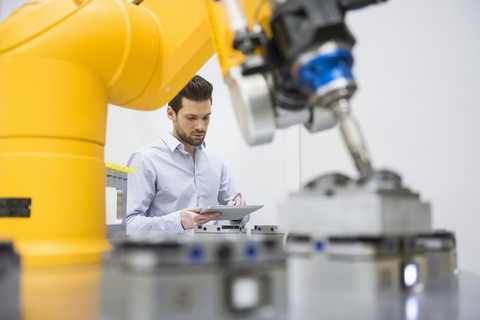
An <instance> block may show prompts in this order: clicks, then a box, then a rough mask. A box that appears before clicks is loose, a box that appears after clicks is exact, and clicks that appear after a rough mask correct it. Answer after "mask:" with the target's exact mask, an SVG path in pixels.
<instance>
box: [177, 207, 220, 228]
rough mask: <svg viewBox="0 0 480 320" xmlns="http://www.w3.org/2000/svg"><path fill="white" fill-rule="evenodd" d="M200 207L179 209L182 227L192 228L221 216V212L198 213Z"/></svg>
mask: <svg viewBox="0 0 480 320" xmlns="http://www.w3.org/2000/svg"><path fill="white" fill-rule="evenodd" d="M200 210H202V207H193V208H185V209H183V210H182V211H180V221H181V223H182V227H183V229H185V230H187V229H193V228H196V227H197V226H201V225H202V224H205V223H207V222H209V221H212V220H217V219H219V218H220V217H221V216H222V213H221V212H209V213H202V214H199V212H200Z"/></svg>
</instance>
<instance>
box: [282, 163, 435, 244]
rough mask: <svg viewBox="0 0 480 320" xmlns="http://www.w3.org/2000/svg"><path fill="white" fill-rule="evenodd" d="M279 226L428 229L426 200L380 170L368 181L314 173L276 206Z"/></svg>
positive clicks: (326, 231) (329, 230)
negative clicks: (296, 191)
mask: <svg viewBox="0 0 480 320" xmlns="http://www.w3.org/2000/svg"><path fill="white" fill-rule="evenodd" d="M279 219H280V223H279V226H280V227H281V228H282V229H283V230H285V231H289V232H312V233H313V234H323V235H334V234H338V233H340V234H349V233H352V234H381V233H393V234H405V233H419V232H430V231H431V225H432V223H431V212H430V204H429V203H426V202H424V201H422V199H421V198H420V195H419V194H418V193H415V192H413V191H412V190H410V189H408V188H407V187H405V186H403V185H401V179H400V177H399V176H398V175H396V174H395V173H393V172H390V171H386V170H384V171H379V172H378V173H376V174H373V175H372V176H371V179H368V180H357V181H355V180H353V179H350V178H349V177H348V176H346V175H342V174H337V173H332V174H327V175H323V176H321V177H318V178H316V179H314V180H312V181H311V182H309V183H308V184H307V187H306V188H305V189H303V190H302V191H301V192H298V193H295V194H292V195H291V197H290V198H289V199H288V200H287V201H285V202H283V203H282V204H281V205H280V206H279Z"/></svg>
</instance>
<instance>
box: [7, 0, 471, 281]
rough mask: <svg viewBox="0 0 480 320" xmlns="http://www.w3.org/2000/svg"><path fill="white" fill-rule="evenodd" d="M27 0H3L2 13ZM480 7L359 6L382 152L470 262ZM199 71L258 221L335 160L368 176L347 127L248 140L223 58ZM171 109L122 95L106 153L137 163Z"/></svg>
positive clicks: (363, 102)
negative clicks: (352, 151)
mask: <svg viewBox="0 0 480 320" xmlns="http://www.w3.org/2000/svg"><path fill="white" fill-rule="evenodd" d="M25 2H26V1H25V0H0V18H1V20H3V19H4V18H5V17H6V16H7V15H8V14H9V13H10V12H12V10H14V9H15V8H16V7H18V6H20V5H21V4H23V3H25ZM479 9H480V2H478V1H477V0H456V1H451V0H389V1H388V2H387V3H385V4H382V5H379V6H371V7H369V8H366V9H363V10H358V11H355V12H350V13H348V14H347V23H348V25H349V27H350V29H351V31H352V32H353V34H354V35H355V37H356V38H357V45H356V46H355V49H354V56H355V68H354V73H355V76H356V80H357V82H358V85H359V90H358V91H357V93H356V95H355V96H354V98H353V99H352V101H351V102H352V107H353V112H354V114H355V115H356V116H357V119H358V121H359V123H360V125H361V127H362V129H363V132H364V136H365V138H366V139H367V143H368V147H369V150H370V153H371V155H372V159H373V163H374V165H375V166H376V167H378V168H390V169H393V170H396V171H397V172H398V173H400V174H401V175H402V176H403V178H404V183H405V185H406V186H408V187H410V188H412V189H413V190H414V191H417V192H420V194H421V196H422V198H423V199H424V200H425V201H428V202H431V203H432V209H433V217H434V226H435V227H436V228H445V229H449V230H453V231H455V232H456V236H457V240H458V252H459V264H460V267H461V268H462V269H465V270H469V271H473V272H476V273H480V250H479V249H478V247H477V244H478V243H479V240H478V238H477V237H476V233H477V232H476V230H477V228H478V227H477V226H478V225H479V224H480V217H479V215H478V214H479V213H480V200H479V199H478V198H479V197H480V183H479V181H480V170H479V163H480V152H479V151H478V148H479V147H478V146H479V143H478V142H477V138H478V137H480V128H479V127H478V126H477V125H476V122H477V121H478V120H477V119H480V108H479V103H478V100H477V96H476V90H478V89H477V87H478V85H479V82H480V81H479V80H478V75H479V74H480V63H479V62H478V60H477V59H479V57H480V40H478V35H477V33H478V30H480V21H479V20H478V19H477V16H478V13H479V12H480V10H479ZM199 74H201V75H202V76H204V77H205V78H207V79H209V80H210V81H211V82H212V83H213V84H214V97H213V98H214V102H213V112H214V114H213V117H212V123H211V125H210V129H209V132H208V135H207V144H208V147H211V148H215V149H216V150H218V151H219V152H220V153H221V154H222V155H223V157H224V158H225V161H226V163H227V164H228V166H229V168H230V171H231V174H232V175H233V177H234V179H235V181H236V184H237V186H238V188H239V189H241V190H242V192H243V194H244V197H245V199H247V201H248V202H249V203H263V204H265V208H264V209H262V211H260V212H258V215H255V214H254V215H253V216H252V223H251V225H250V226H253V225H254V224H275V223H277V220H276V219H277V217H276V206H277V205H278V203H279V202H280V201H281V200H284V199H285V198H286V195H287V193H288V191H294V190H296V189H297V188H298V185H299V181H301V182H302V183H305V182H307V181H308V180H309V179H311V178H312V177H314V176H317V175H320V174H323V173H325V172H327V171H328V172H330V171H340V172H344V173H347V174H349V175H351V176H353V175H356V173H355V170H354V167H353V164H352V162H351V159H350V158H349V156H348V154H347V153H346V149H345V147H344V145H343V142H342V141H341V139H340V134H339V132H338V130H337V129H332V130H329V131H327V132H322V133H317V134H314V135H311V134H309V133H306V131H305V130H304V129H303V128H298V127H294V128H290V129H288V130H285V131H278V132H277V133H276V135H275V141H274V143H272V144H269V145H265V146H257V147H253V148H250V147H248V146H246V144H245V143H244V142H243V140H242V138H241V135H240V132H239V129H238V126H237V125H236V122H235V118H234V114H233V111H232V107H231V104H230V102H229V94H228V90H227V88H226V87H225V85H224V84H223V81H222V78H221V75H220V71H219V68H218V64H217V62H216V61H215V59H214V58H213V59H211V60H209V61H208V62H207V63H206V64H205V66H204V67H203V68H202V69H201V70H200V71H199ZM165 112H166V109H164V108H162V109H159V110H156V111H153V112H141V111H132V110H127V109H123V108H119V107H114V106H110V107H109V118H108V125H107V145H106V148H105V161H107V162H114V163H118V164H122V165H125V164H126V162H127V160H128V157H129V156H130V154H131V153H132V152H133V151H135V150H136V149H137V148H139V147H141V146H142V145H144V144H146V143H149V142H150V141H152V140H154V139H156V138H157V137H158V136H160V135H161V134H162V133H164V132H166V131H168V130H170V129H171V124H170V122H169V121H167V118H166V115H165ZM299 149H300V150H299Z"/></svg>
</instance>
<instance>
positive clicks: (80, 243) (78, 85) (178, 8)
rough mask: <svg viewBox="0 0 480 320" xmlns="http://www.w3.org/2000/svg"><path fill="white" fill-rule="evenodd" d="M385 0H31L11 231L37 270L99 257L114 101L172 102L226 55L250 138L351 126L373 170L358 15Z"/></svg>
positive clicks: (13, 132) (12, 55)
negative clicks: (359, 70)
mask: <svg viewBox="0 0 480 320" xmlns="http://www.w3.org/2000/svg"><path fill="white" fill-rule="evenodd" d="M380 1H382V0H322V1H318V0H301V1H300V0H288V1H283V0H282V1H280V0H277V1H275V0H271V1H266V0H243V1H240V0H223V1H216V0H204V1H192V0H177V1H160V0H134V1H132V2H125V1H123V0H50V1H33V0H32V1H30V2H28V3H26V4H25V5H24V6H22V7H20V8H19V9H18V10H17V11H15V12H14V13H13V14H12V15H11V16H9V17H8V18H7V19H6V20H5V21H4V22H3V23H2V24H0V235H4V236H7V237H11V238H13V240H14V241H15V245H16V248H17V250H18V251H19V252H20V253H21V255H22V256H23V258H24V260H23V261H24V263H25V264H43V263H78V262H91V261H97V260H98V258H99V253H100V252H102V251H104V250H106V249H107V248H108V244H107V241H106V239H105V214H104V211H105V197H104V193H105V167H104V163H103V152H104V143H105V126H106V116H107V105H108V103H111V104H115V105H119V106H123V107H127V108H132V109H139V110H153V109H156V108H159V107H161V106H163V105H164V104H165V103H166V102H167V101H169V100H170V99H171V98H172V97H173V96H174V95H175V94H176V93H177V92H179V91H180V90H181V88H182V87H183V86H184V85H185V84H186V83H187V82H188V81H189V79H191V78H192V77H193V75H194V74H195V72H196V71H197V70H198V69H199V68H200V67H201V66H202V65H203V64H204V63H205V61H206V60H207V59H208V58H210V57H211V56H212V54H213V53H214V52H217V54H218V60H219V62H220V67H221V70H222V73H223V75H224V79H225V82H226V83H227V84H228V86H229V88H230V92H231V95H232V102H233V105H234V108H235V112H236V115H237V120H238V122H239V125H240V129H241V130H242V133H243V135H244V138H245V140H246V141H247V143H249V144H251V145H254V144H259V143H267V142H270V141H271V140H272V139H273V133H274V131H275V129H276V128H284V127H287V126H290V125H292V124H304V125H305V126H306V127H307V128H308V130H310V131H312V132H316V131H319V130H324V129H328V128H331V127H332V126H334V125H335V124H336V123H337V122H339V123H340V128H341V130H342V133H343V135H344V137H345V141H346V142H347V146H348V148H349V151H350V152H351V154H352V156H353V158H354V160H355V164H356V166H357V168H358V169H359V171H360V173H361V175H362V176H368V175H369V174H370V173H371V171H372V169H371V166H370V162H369V157H368V155H367V153H366V149H365V148H364V146H363V140H362V139H361V135H360V132H359V130H358V128H357V126H356V123H355V121H354V120H353V119H352V117H351V116H350V113H349V104H348V99H349V98H350V97H351V96H352V95H353V93H354V91H355V88H356V85H355V82H354V79H353V76H352V74H351V67H352V64H353V57H352V55H351V51H350V49H351V48H352V46H353V45H354V41H355V39H354V38H353V36H352V35H351V33H350V32H349V30H348V28H347V26H346V25H345V23H344V15H345V13H346V12H347V11H348V10H350V9H356V8H359V7H363V6H366V5H369V4H372V3H377V2H380ZM212 40H213V41H212Z"/></svg>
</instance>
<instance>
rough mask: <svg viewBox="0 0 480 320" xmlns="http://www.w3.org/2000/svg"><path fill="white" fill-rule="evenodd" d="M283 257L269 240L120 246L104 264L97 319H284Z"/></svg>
mask: <svg viewBox="0 0 480 320" xmlns="http://www.w3.org/2000/svg"><path fill="white" fill-rule="evenodd" d="M286 298H287V288H286V272H285V253H284V250H283V248H282V244H281V241H278V240H275V239H273V238H269V239H258V240H248V239H246V238H242V237H237V236H233V237H232V236H228V235H215V236H212V237H207V236H204V237H200V238H197V237H193V238H164V239H159V240H153V241H151V240H150V241H131V240H130V241H123V242H120V243H118V244H117V245H116V246H115V250H114V251H112V252H111V253H109V254H108V256H107V257H106V258H105V260H104V265H103V275H102V296H101V309H102V311H101V319H105V320H107V319H108V320H120V319H128V320H154V319H155V320H158V319H165V320H187V319H210V320H226V319H249V320H267V319H271V320H274V319H275V320H277V319H286V312H287V309H286V308H287V300H286Z"/></svg>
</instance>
